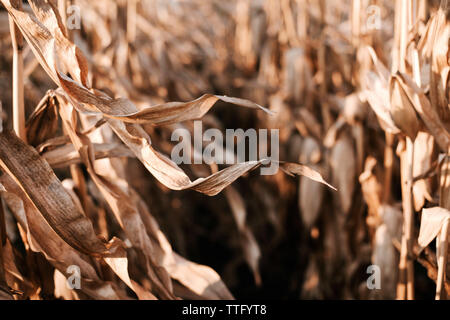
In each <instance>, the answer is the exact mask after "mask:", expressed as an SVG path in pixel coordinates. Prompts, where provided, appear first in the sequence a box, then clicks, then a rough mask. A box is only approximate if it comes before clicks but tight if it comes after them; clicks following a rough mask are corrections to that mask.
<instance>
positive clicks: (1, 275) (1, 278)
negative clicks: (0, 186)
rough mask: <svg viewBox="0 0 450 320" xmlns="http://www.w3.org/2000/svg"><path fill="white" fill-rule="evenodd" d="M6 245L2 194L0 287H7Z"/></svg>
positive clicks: (0, 200)
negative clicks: (4, 251) (4, 254)
mask: <svg viewBox="0 0 450 320" xmlns="http://www.w3.org/2000/svg"><path fill="white" fill-rule="evenodd" d="M5 244H6V226H5V212H4V207H3V198H2V196H1V194H0V287H1V286H5V285H6V284H7V283H6V277H5V267H4V261H3V247H4V245H5Z"/></svg>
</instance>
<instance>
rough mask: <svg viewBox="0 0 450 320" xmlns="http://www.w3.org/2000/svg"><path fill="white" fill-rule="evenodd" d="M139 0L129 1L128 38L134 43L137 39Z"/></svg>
mask: <svg viewBox="0 0 450 320" xmlns="http://www.w3.org/2000/svg"><path fill="white" fill-rule="evenodd" d="M136 10H137V0H128V1H127V40H128V43H133V42H134V41H135V40H136V21H137V11H136Z"/></svg>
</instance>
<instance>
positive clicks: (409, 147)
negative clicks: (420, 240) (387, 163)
mask: <svg viewBox="0 0 450 320" xmlns="http://www.w3.org/2000/svg"><path fill="white" fill-rule="evenodd" d="M406 153H407V157H408V159H407V161H408V162H407V164H406V165H407V171H406V173H407V176H406V193H405V201H404V203H403V205H404V206H405V209H404V213H405V238H406V245H407V246H406V249H407V254H406V259H407V260H406V261H407V263H406V281H407V282H406V297H407V299H408V300H413V299H414V261H413V258H412V255H413V239H414V207H413V194H412V189H413V165H414V143H413V141H412V139H411V138H410V137H407V138H406Z"/></svg>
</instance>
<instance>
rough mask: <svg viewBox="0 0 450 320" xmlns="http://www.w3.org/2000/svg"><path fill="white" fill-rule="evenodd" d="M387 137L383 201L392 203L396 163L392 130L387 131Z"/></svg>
mask: <svg viewBox="0 0 450 320" xmlns="http://www.w3.org/2000/svg"><path fill="white" fill-rule="evenodd" d="M385 139H386V145H385V147H384V188H383V203H390V201H391V184H392V165H393V163H394V150H392V145H393V143H394V135H393V134H392V133H390V132H385Z"/></svg>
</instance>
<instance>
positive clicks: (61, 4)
mask: <svg viewBox="0 0 450 320" xmlns="http://www.w3.org/2000/svg"><path fill="white" fill-rule="evenodd" d="M67 1H68V0H58V11H59V14H60V16H61V20H62V21H63V23H64V25H65V24H66V21H67Z"/></svg>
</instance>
